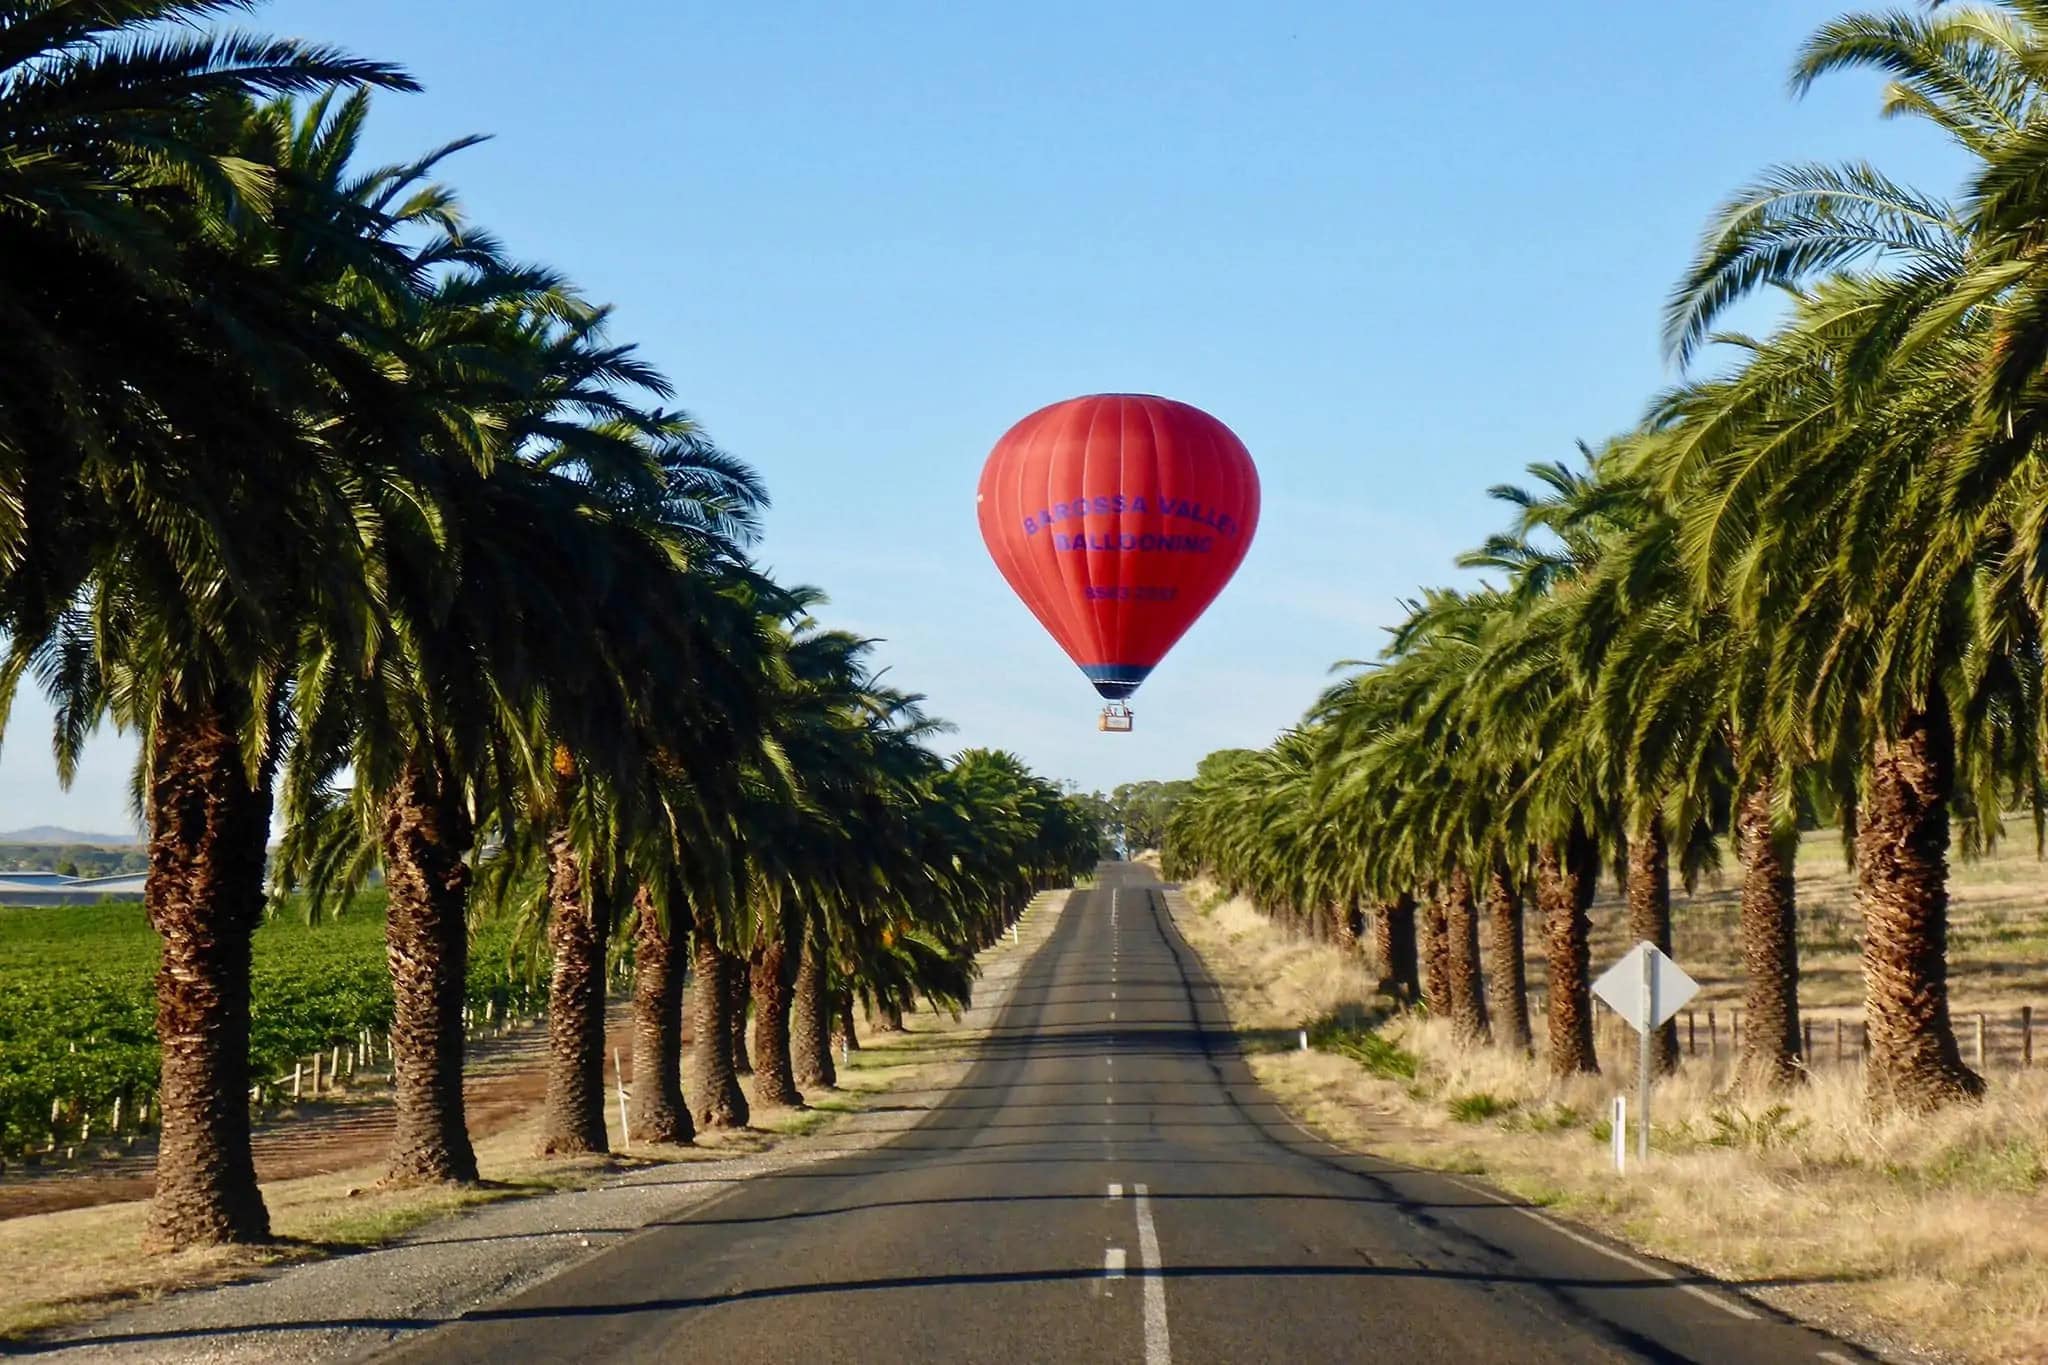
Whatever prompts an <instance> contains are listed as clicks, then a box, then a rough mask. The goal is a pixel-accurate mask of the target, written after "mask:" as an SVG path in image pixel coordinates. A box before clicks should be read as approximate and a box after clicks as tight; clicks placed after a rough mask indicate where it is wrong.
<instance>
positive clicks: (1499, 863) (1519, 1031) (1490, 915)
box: [1486, 854, 1533, 1053]
mask: <svg viewBox="0 0 2048 1365" xmlns="http://www.w3.org/2000/svg"><path fill="white" fill-rule="evenodd" d="M1486 925H1487V937H1488V943H1487V951H1488V953H1489V954H1490V955H1491V957H1492V958H1493V974H1492V975H1491V976H1490V977H1489V978H1488V981H1487V986H1488V990H1489V992H1490V994H1491V996H1492V999H1493V1038H1494V1041H1495V1042H1497V1043H1499V1044H1500V1045H1501V1046H1502V1047H1504V1048H1508V1049H1510V1050H1511V1051H1515V1052H1524V1053H1525V1052H1527V1051H1529V1049H1530V1047H1531V1046H1532V1041H1533V1040H1532V1039H1531V1037H1530V1034H1529V971H1528V964H1527V962H1526V961H1525V960H1524V955H1523V949H1522V888H1521V887H1519V886H1517V885H1515V882H1514V878H1512V877H1510V876H1509V875H1508V865H1507V862H1506V860H1505V859H1503V858H1502V857H1501V856H1500V855H1499V854H1495V855H1494V859H1493V867H1492V869H1491V870H1490V871H1489V872H1488V873H1487V876H1486Z"/></svg>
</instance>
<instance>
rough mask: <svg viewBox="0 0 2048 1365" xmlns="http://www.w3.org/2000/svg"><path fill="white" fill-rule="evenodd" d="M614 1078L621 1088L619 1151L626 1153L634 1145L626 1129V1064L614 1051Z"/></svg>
mask: <svg viewBox="0 0 2048 1365" xmlns="http://www.w3.org/2000/svg"><path fill="white" fill-rule="evenodd" d="M612 1077H613V1079H614V1080H616V1081H617V1082H618V1087H619V1150H620V1151H622V1152H623V1151H625V1150H626V1149H627V1148H629V1147H631V1146H632V1145H633V1140H632V1138H631V1137H630V1136H629V1135H628V1132H627V1128H626V1064H625V1063H624V1062H622V1061H620V1060H619V1050H618V1049H617V1048H613V1049H612Z"/></svg>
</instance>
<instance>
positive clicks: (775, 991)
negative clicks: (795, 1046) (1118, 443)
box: [752, 935, 804, 1108]
mask: <svg viewBox="0 0 2048 1365" xmlns="http://www.w3.org/2000/svg"><path fill="white" fill-rule="evenodd" d="M789 965H790V964H789V947H788V943H787V941H786V939H785V938H784V937H783V936H781V935H777V936H776V937H775V938H774V939H772V940H770V941H769V942H766V943H762V944H758V945H757V946H756V947H755V948H754V956H753V963H752V966H753V986H754V1102H755V1103H757V1104H769V1105H779V1106H781V1107H783V1108H792V1107H794V1106H796V1105H799V1104H802V1103H803V1102H804V1097H803V1096H802V1095H801V1094H800V1093H798V1091H797V1088H796V1076H795V1074H794V1068H793V1067H792V1065H791V1062H790V1055H789V1007H790V972H789Z"/></svg>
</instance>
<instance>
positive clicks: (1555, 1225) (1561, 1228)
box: [1444, 1176, 1758, 1322]
mask: <svg viewBox="0 0 2048 1365" xmlns="http://www.w3.org/2000/svg"><path fill="white" fill-rule="evenodd" d="M1444 1178H1445V1179H1446V1180H1448V1181H1450V1182H1451V1183H1452V1184H1453V1185H1456V1186H1457V1187H1458V1188H1459V1189H1461V1190H1468V1191H1470V1192H1471V1193H1473V1194H1476V1195H1478V1196H1480V1197H1481V1198H1483V1199H1491V1200H1492V1201H1493V1202H1494V1203H1496V1204H1499V1205H1500V1206H1501V1207H1502V1208H1504V1209H1508V1210H1511V1211H1513V1212H1515V1213H1519V1214H1521V1215H1522V1216H1523V1217H1524V1218H1533V1219H1535V1220H1536V1221H1537V1222H1539V1223H1541V1224H1542V1225H1543V1226H1544V1227H1547V1228H1549V1229H1550V1230H1551V1231H1552V1232H1554V1233H1556V1234H1557V1235H1558V1236H1560V1237H1563V1238H1565V1239H1566V1240H1568V1241H1573V1242H1577V1243H1578V1244H1579V1245H1580V1246H1582V1247H1585V1248H1587V1249H1588V1250H1590V1251H1597V1252H1599V1253H1600V1254H1601V1255H1603V1256H1607V1257H1610V1258H1611V1259H1613V1260H1617V1261H1620V1262H1621V1263H1622V1264H1623V1265H1625V1266H1628V1267H1629V1268H1630V1269H1632V1270H1640V1271H1641V1272H1642V1273H1643V1274H1645V1275H1654V1276H1656V1277H1657V1278H1658V1279H1660V1280H1663V1281H1665V1282H1667V1283H1668V1284H1670V1285H1671V1287H1672V1288H1674V1289H1683V1290H1684V1291H1685V1292H1686V1293H1688V1294H1690V1295H1692V1296H1693V1297H1694V1298H1696V1299H1703V1300H1705V1301H1706V1302H1708V1303H1711V1304H1712V1305H1714V1307H1716V1308H1718V1309H1720V1310H1721V1311H1722V1312H1724V1313H1727V1314H1729V1315H1730V1316H1732V1317H1738V1318H1743V1319H1745V1320H1747V1321H1750V1322H1755V1321H1757V1320H1758V1315H1757V1313H1756V1311H1755V1310H1754V1309H1751V1308H1746V1307H1744V1306H1743V1305H1742V1304H1739V1303H1737V1302H1735V1301H1734V1300H1733V1299H1730V1298H1728V1297H1726V1296H1724V1295H1721V1294H1716V1293H1714V1292H1713V1291H1712V1290H1711V1289H1708V1288H1706V1287H1705V1286H1704V1285H1697V1284H1687V1283H1685V1282H1684V1281H1682V1280H1680V1279H1679V1278H1678V1277H1677V1276H1676V1275H1674V1274H1672V1273H1671V1272H1670V1271H1668V1270H1666V1269H1665V1268H1664V1267H1662V1266H1660V1265H1652V1264H1651V1263H1650V1262H1648V1261H1645V1260H1643V1259H1641V1258H1640V1257H1636V1256H1631V1255H1629V1254H1628V1253H1627V1252H1625V1251H1616V1250H1615V1249H1614V1248H1613V1247H1610V1246H1603V1245H1601V1244H1600V1243H1599V1242H1596V1241H1594V1240H1593V1239H1592V1238H1591V1237H1585V1236H1581V1235H1580V1234H1579V1233H1576V1232H1573V1231H1572V1230H1571V1229H1570V1228H1568V1227H1566V1226H1565V1225H1564V1224H1562V1223H1560V1222H1558V1221H1557V1220H1556V1219H1555V1218H1550V1217H1547V1216H1545V1215H1543V1214H1540V1213H1538V1212H1537V1211H1536V1210H1534V1209H1529V1208H1523V1207H1522V1206H1521V1205H1520V1204H1511V1203H1509V1202H1508V1201H1507V1200H1505V1199H1502V1198H1501V1197H1500V1196H1499V1195H1497V1194H1494V1193H1493V1192H1492V1191H1490V1190H1483V1189H1481V1188H1480V1187H1479V1186H1477V1185H1468V1184H1466V1183H1465V1182H1464V1181H1462V1180H1460V1179H1458V1178H1457V1177H1456V1176H1445V1177H1444Z"/></svg>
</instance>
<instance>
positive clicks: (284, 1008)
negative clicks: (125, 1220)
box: [0, 894, 537, 1155]
mask: <svg viewBox="0 0 2048 1365" xmlns="http://www.w3.org/2000/svg"><path fill="white" fill-rule="evenodd" d="M383 909H384V905H383V896H382V895H381V894H375V895H366V896H364V897H362V898H361V899H359V900H358V901H357V903H356V904H355V905H354V906H353V907H352V908H351V909H350V911H349V913H348V914H346V915H344V916H342V917H340V918H337V919H330V920H326V921H323V922H321V923H319V924H317V925H309V924H307V923H306V922H305V917H304V909H303V906H302V904H301V903H298V902H295V901H286V902H283V903H281V904H280V905H279V906H278V907H277V909H276V911H275V913H273V915H272V916H271V917H270V918H269V919H268V920H267V921H266V922H265V923H264V924H263V925H262V926H261V927H259V928H258V929H257V931H256V934H255V939H254V944H253V964H254V965H253V974H252V981H251V996H252V1003H251V1011H250V1039H249V1050H250V1058H251V1063H252V1074H253V1075H254V1076H255V1077H256V1078H257V1079H258V1080H259V1081H267V1080H268V1079H269V1078H271V1077H273V1076H276V1075H279V1074H281V1073H283V1072H286V1071H289V1070H290V1069H291V1065H292V1062H293V1060H294V1059H297V1058H303V1057H305V1056H308V1055H309V1054H311V1053H313V1052H314V1051H317V1050H321V1049H325V1048H329V1047H332V1046H334V1045H335V1044H337V1043H339V1044H347V1043H348V1042H350V1041H351V1040H353V1039H354V1038H355V1037H356V1035H357V1034H358V1032H359V1031H360V1030H362V1029H365V1028H368V1029H371V1030H373V1031H378V1032H381V1031H382V1030H383V1029H385V1028H387V1027H388V1026H389V1024H390V1022H391V980H390V974H389V973H390V969H389V966H388V965H387V962H386V959H385V949H384V914H383ZM511 946H512V937H511V927H510V925H509V924H508V923H506V922H504V921H492V922H488V923H485V924H483V925H481V926H479V929H478V931H477V934H476V936H475V939H474V941H473V942H472V946H471V953H470V977H469V996H470V1001H471V1003H472V1004H473V1005H475V1006H476V1007H478V1008H482V1007H483V1006H484V1004H485V1002H486V1001H494V1002H496V1004H497V1005H498V1007H499V1008H500V1009H503V1008H505V1007H506V1006H508V1005H511V1006H516V1007H519V1008H524V1007H526V1006H527V1005H528V1004H530V1003H531V1001H532V999H533V998H534V994H535V991H536V989H537V988H536V986H534V985H530V984H529V983H527V982H526V981H525V979H524V978H523V976H522V975H520V974H519V973H516V972H514V971H513V970H512V967H511V962H510V950H511ZM160 955H161V954H160V948H159V943H158V939H157V936H156V933H155V932H154V931H153V930H152V929H151V928H150V927H149V924H148V922H147V921H146V920H145V919H144V917H143V910H142V907H141V906H140V905H139V904H106V905H92V906H53V907H47V908H23V907H13V906H9V907H0V1155H12V1154H14V1153H18V1152H20V1151H22V1150H24V1149H25V1148H28V1147H31V1146H40V1145H41V1144H42V1143H44V1142H46V1141H47V1140H48V1137H49V1133H50V1129H51V1106H52V1104H53V1103H55V1104H56V1106H57V1108H58V1110H59V1114H58V1124H57V1126H58V1128H59V1131H60V1133H61V1134H70V1133H75V1132H76V1131H77V1129H78V1127H79V1125H80V1123H81V1121H82V1120H83V1119H85V1118H87V1117H88V1116H89V1117H91V1118H92V1120H93V1127H94V1128H95V1129H96V1130H98V1131H100V1132H104V1131H105V1130H106V1127H107V1124H108V1122H109V1120H110V1119H111V1116H112V1115H111V1111H112V1108H113V1103H114V1099H115V1097H116V1096H125V1097H126V1102H125V1105H124V1108H125V1109H126V1111H127V1112H128V1113H130V1114H132V1113H133V1112H134V1104H135V1101H136V1100H137V1099H138V1098H140V1097H141V1096H144V1095H146V1094H149V1093H151V1092H153V1091H154V1090H155V1088H156V1084H157V1076H158V1049H157V1041H156V1026H155V1018H156V1005H155V986H154V979H155V975H156V970H157V963H158V960H159V958H160Z"/></svg>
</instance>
